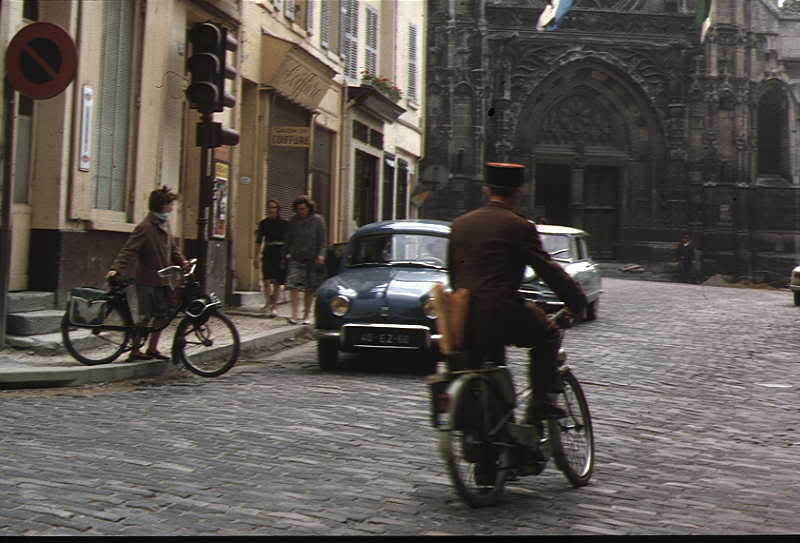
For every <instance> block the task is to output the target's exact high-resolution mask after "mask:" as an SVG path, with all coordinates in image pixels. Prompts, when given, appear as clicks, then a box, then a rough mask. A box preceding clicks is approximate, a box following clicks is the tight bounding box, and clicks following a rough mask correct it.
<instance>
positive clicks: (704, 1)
mask: <svg viewBox="0 0 800 543" xmlns="http://www.w3.org/2000/svg"><path fill="white" fill-rule="evenodd" d="M694 26H695V28H699V29H700V41H701V42H704V41H705V39H706V33H707V32H708V29H709V28H711V0H697V11H696V12H695V14H694Z"/></svg>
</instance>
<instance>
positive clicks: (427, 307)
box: [422, 298, 438, 319]
mask: <svg viewBox="0 0 800 543" xmlns="http://www.w3.org/2000/svg"><path fill="white" fill-rule="evenodd" d="M422 311H423V313H425V316H426V317H428V318H429V319H435V318H436V317H438V315H437V314H436V307H434V305H433V298H428V301H426V302H425V303H424V304H422Z"/></svg>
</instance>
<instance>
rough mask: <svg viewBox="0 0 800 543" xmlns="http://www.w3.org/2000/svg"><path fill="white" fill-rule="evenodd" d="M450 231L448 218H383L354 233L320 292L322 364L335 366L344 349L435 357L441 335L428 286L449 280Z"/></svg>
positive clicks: (316, 326)
mask: <svg viewBox="0 0 800 543" xmlns="http://www.w3.org/2000/svg"><path fill="white" fill-rule="evenodd" d="M449 235H450V223H448V222H444V221H435V220H397V221H384V222H377V223H372V224H368V225H365V226H362V227H361V228H359V229H358V230H357V231H356V232H355V233H354V234H353V235H352V237H351V238H350V240H349V241H348V242H347V245H346V246H345V247H344V250H343V252H342V256H341V262H340V264H339V267H338V273H337V274H336V275H334V276H333V277H330V278H329V279H327V280H326V281H325V282H324V283H323V284H322V285H321V286H320V288H319V289H318V290H317V294H316V299H315V306H314V313H315V322H314V337H315V338H316V340H317V356H318V361H319V366H320V368H321V369H323V370H330V369H333V368H334V367H335V366H336V364H337V361H338V357H339V352H340V351H341V352H372V353H377V354H380V353H385V352H405V353H414V354H417V355H422V357H424V359H425V360H428V361H431V362H432V361H434V360H435V359H436V357H437V355H438V342H439V338H440V336H439V334H438V333H437V331H436V314H435V312H434V309H433V306H432V303H431V301H430V290H431V287H433V285H434V284H435V283H442V284H444V285H445V287H446V286H447V284H448V280H447V268H446V264H447V243H448V237H449ZM418 358H419V357H418Z"/></svg>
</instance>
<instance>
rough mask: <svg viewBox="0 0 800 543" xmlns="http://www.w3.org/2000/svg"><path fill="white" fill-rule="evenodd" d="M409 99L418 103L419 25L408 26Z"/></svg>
mask: <svg viewBox="0 0 800 543" xmlns="http://www.w3.org/2000/svg"><path fill="white" fill-rule="evenodd" d="M407 94H408V98H409V100H413V101H415V102H416V101H417V25H413V24H410V25H408V92H407Z"/></svg>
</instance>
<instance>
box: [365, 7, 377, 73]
mask: <svg viewBox="0 0 800 543" xmlns="http://www.w3.org/2000/svg"><path fill="white" fill-rule="evenodd" d="M364 69H365V70H366V71H367V72H369V73H371V74H375V75H378V12H377V11H375V9H373V8H367V41H366V43H365V45H364Z"/></svg>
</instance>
